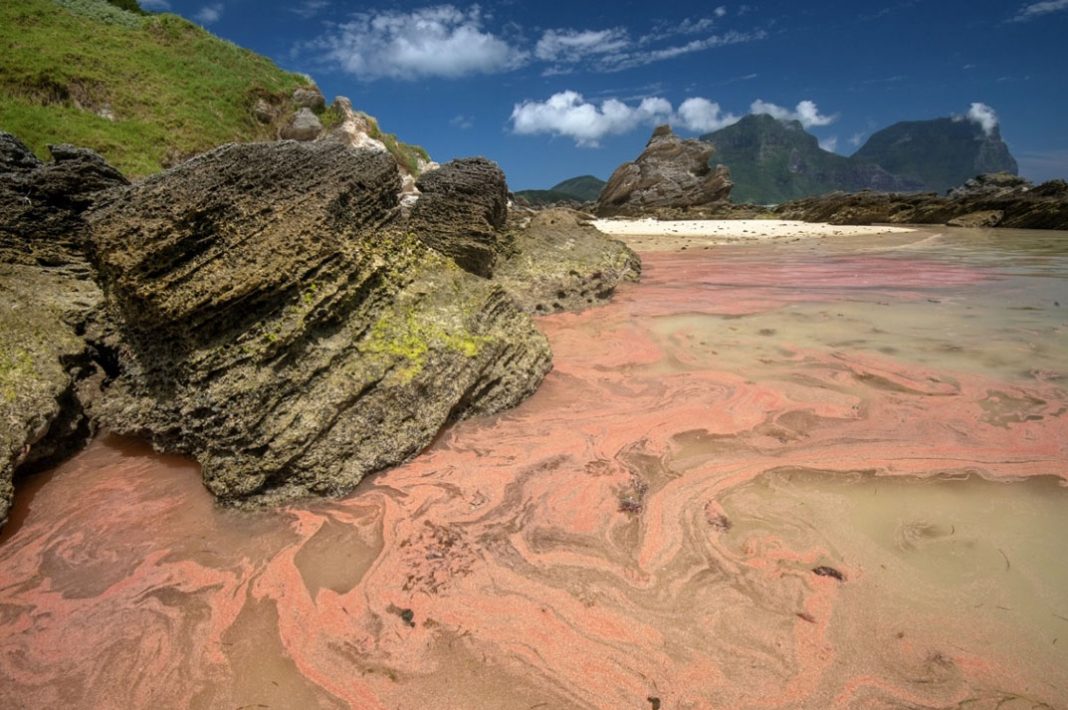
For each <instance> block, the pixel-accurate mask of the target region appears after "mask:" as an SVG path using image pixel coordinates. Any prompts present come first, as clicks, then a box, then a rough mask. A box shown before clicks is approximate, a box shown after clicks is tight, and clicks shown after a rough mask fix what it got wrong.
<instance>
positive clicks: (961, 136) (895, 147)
mask: <svg viewBox="0 0 1068 710" xmlns="http://www.w3.org/2000/svg"><path fill="white" fill-rule="evenodd" d="M853 159H854V160H856V161H862V162H865V163H873V164H875V165H879V166H881V167H883V168H885V169H886V170H889V171H890V172H892V173H894V174H896V175H900V176H901V177H904V178H907V179H911V180H915V181H918V182H920V183H922V184H923V186H924V188H925V189H927V190H930V191H933V192H945V191H946V190H949V189H951V188H954V187H957V186H958V185H961V184H963V183H964V181H965V180H969V179H971V178H973V177H975V176H976V175H979V174H981V173H996V172H1007V173H1012V174H1013V175H1016V174H1017V173H1018V167H1017V165H1016V160H1015V159H1014V158H1013V157H1012V155H1011V154H1010V153H1009V148H1008V146H1007V145H1005V142H1004V141H1002V140H1001V133H1000V132H999V131H998V128H997V126H994V127H993V129H992V130H991V131H990V133H989V134H987V133H986V132H984V130H983V128H982V126H980V125H979V124H977V123H975V122H974V121H967V120H961V119H952V118H936V119H933V120H930V121H902V122H901V123H895V124H894V125H892V126H890V127H889V128H884V129H883V130H881V131H879V132H877V133H875V134H873V135H872V137H871V138H869V139H868V141H867V142H866V143H865V144H864V145H863V146H862V147H861V149H860V150H858V151H857V152H856V153H855V154H854V155H853Z"/></svg>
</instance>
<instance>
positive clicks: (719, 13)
mask: <svg viewBox="0 0 1068 710" xmlns="http://www.w3.org/2000/svg"><path fill="white" fill-rule="evenodd" d="M712 14H713V15H715V16H716V17H723V16H724V15H726V14H727V8H726V7H724V6H723V5H720V6H719V7H717V8H716V9H715V10H713V11H712Z"/></svg>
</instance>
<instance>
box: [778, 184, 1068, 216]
mask: <svg viewBox="0 0 1068 710" xmlns="http://www.w3.org/2000/svg"><path fill="white" fill-rule="evenodd" d="M775 213H776V214H777V215H778V216H780V217H781V218H782V219H799V220H804V221H807V222H829V223H831V224H873V223H891V224H948V223H951V222H954V223H956V225H957V226H989V225H990V224H991V222H993V221H994V220H995V219H996V224H997V226H998V227H1012V228H1016V229H1068V185H1066V184H1065V183H1064V181H1061V180H1051V181H1050V182H1047V183H1043V184H1041V185H1037V186H1034V185H1032V184H1031V183H1030V182H1028V181H1027V180H1024V179H1023V178H1019V177H1017V176H1015V175H1007V174H995V175H981V176H979V177H977V178H975V179H974V180H969V181H968V183H966V184H965V185H964V186H962V187H961V188H957V189H954V190H951V191H950V192H949V193H948V194H947V195H936V194H934V193H929V192H928V193H920V194H898V193H881V192H859V193H855V194H847V193H841V192H835V193H831V194H829V195H821V196H820V197H809V198H805V199H801V200H794V201H793V202H787V203H786V204H783V205H780V206H778V207H777V208H776V209H775ZM999 214H1000V215H1001V216H1000V218H997V215H999Z"/></svg>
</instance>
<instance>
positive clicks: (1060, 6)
mask: <svg viewBox="0 0 1068 710" xmlns="http://www.w3.org/2000/svg"><path fill="white" fill-rule="evenodd" d="M1060 10H1068V0H1044V1H1043V2H1032V3H1028V4H1027V5H1024V6H1023V7H1021V8H1020V9H1019V10H1018V11H1017V12H1016V16H1015V17H1014V18H1012V19H1013V20H1014V21H1015V22H1026V21H1027V20H1033V19H1035V18H1036V17H1042V16H1043V15H1048V14H1049V13H1051V12H1059V11H1060Z"/></svg>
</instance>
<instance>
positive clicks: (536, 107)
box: [511, 91, 738, 148]
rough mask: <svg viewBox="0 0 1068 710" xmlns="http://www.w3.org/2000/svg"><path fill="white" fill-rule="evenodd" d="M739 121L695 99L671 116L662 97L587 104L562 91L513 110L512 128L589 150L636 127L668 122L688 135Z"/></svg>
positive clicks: (719, 109)
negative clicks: (562, 138) (566, 140)
mask: <svg viewBox="0 0 1068 710" xmlns="http://www.w3.org/2000/svg"><path fill="white" fill-rule="evenodd" d="M737 120H738V117H737V116H734V115H733V114H729V113H728V114H724V113H722V109H721V108H720V106H719V104H717V103H714V102H712V101H709V100H708V99H704V98H699V97H694V98H689V99H686V100H685V101H683V102H682V104H680V105H679V110H678V112H677V113H676V112H675V111H674V110H673V108H672V106H671V102H670V101H668V100H667V99H664V98H661V97H647V98H644V99H642V100H641V102H640V103H638V104H637V105H628V104H626V103H624V102H622V101H620V100H618V99H607V100H605V101H602V102H601V103H600V104H599V105H598V104H595V103H593V102H590V101H586V99H585V98H583V96H582V94H580V93H578V92H576V91H561V92H560V93H558V94H553V95H552V96H550V97H549V99H548V100H546V101H524V102H523V103H520V104H516V105H515V107H514V108H513V109H512V116H511V121H512V130H514V131H515V132H516V133H518V134H520V135H533V134H537V133H547V134H551V135H561V136H567V137H569V138H572V139H574V141H575V143H576V144H578V145H580V146H584V147H590V148H594V147H597V146H598V145H599V143H600V140H601V139H602V138H604V137H605V136H609V135H619V134H622V133H627V132H629V131H632V130H634V129H636V128H639V127H641V126H652V125H656V124H659V123H672V124H674V125H677V126H680V127H683V128H686V129H687V130H690V131H693V132H700V133H706V132H708V131H714V130H717V129H719V128H723V127H724V126H728V125H730V124H732V123H734V122H736V121H737Z"/></svg>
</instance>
